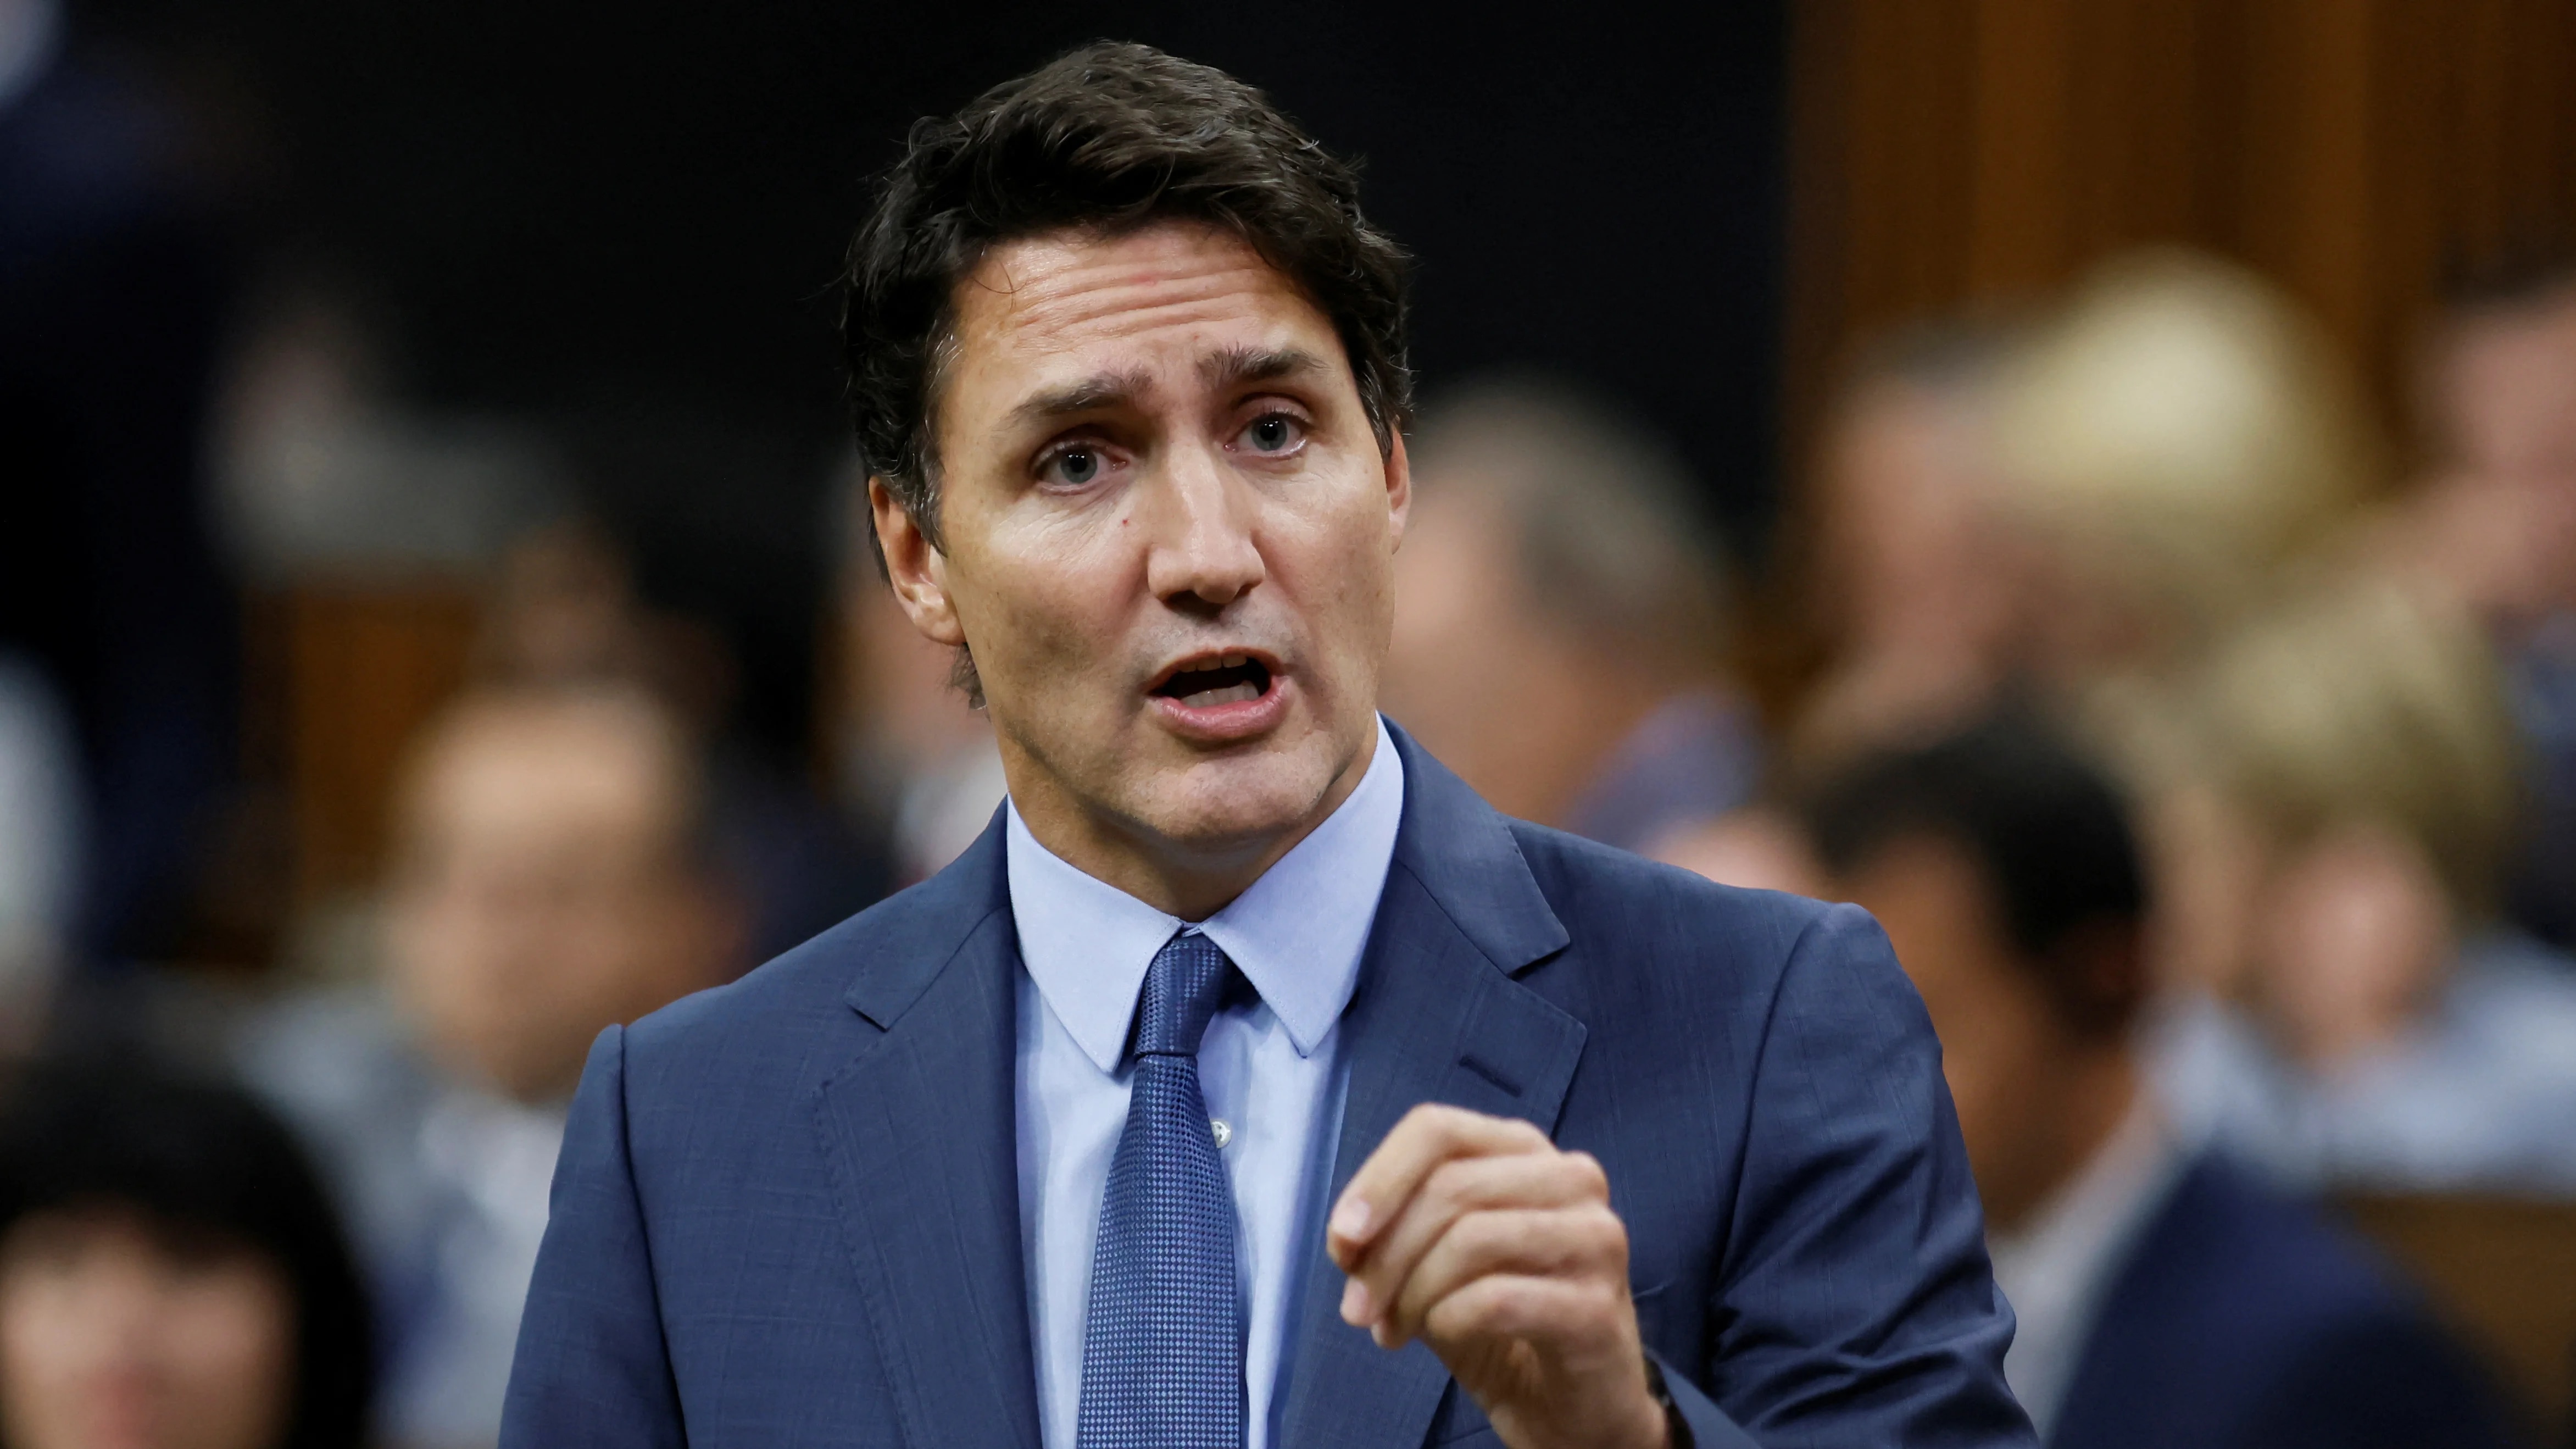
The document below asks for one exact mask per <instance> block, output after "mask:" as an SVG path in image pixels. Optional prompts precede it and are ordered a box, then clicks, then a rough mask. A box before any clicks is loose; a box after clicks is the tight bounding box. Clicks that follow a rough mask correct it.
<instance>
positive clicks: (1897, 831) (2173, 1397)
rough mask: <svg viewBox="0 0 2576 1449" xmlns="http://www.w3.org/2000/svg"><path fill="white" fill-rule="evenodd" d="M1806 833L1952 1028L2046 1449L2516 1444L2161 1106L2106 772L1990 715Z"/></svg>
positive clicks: (1893, 770) (1898, 768) (2116, 804)
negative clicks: (2150, 1071)
mask: <svg viewBox="0 0 2576 1449" xmlns="http://www.w3.org/2000/svg"><path fill="white" fill-rule="evenodd" d="M1810 818H1811V823H1812V825H1813V827H1814V833H1815V836H1816V843H1817V845H1818V847H1819V853H1820V854H1821V856H1822V857H1823V859H1824V863H1825V864H1826V866H1827V867H1828V868H1829V869H1830V870H1831V871H1832V872H1833V873H1834V875H1835V876H1836V877H1837V879H1838V881H1839V883H1840V884H1841V885H1842V886H1843V887H1844V888H1845V889H1847V890H1848V891H1849V892H1850V893H1851V897H1852V899H1853V900H1855V901H1858V902H1860V903H1861V904H1863V905H1865V906H1868V907H1869V908H1870V909H1871V910H1872V911H1874V912H1876V913H1877V915H1878V916H1879V918H1880V919H1882V920H1884V921H1885V922H1886V923H1887V929H1888V932H1889V934H1890V935H1892V936H1894V937H1895V939H1896V943H1897V947H1898V950H1899V951H1900V952H1901V953H1902V954H1903V956H1904V959H1905V964H1906V969H1907V970H1908V971H1910V972H1911V973H1913V975H1914V978H1915V980H1916V982H1917V983H1918V984H1919V985H1920V986H1921V987H1922V989H1923V997H1924V1000H1925V1002H1926V1003H1927V1004H1928V1005H1929V1006H1930V1008H1931V1011H1932V1019H1933V1022H1934V1023H1935V1024H1936V1025H1938V1026H1939V1027H1940V1028H1941V1032H1942V1041H1943V1043H1944V1045H1945V1047H1946V1053H1945V1065H1946V1067H1947V1070H1948V1072H1949V1076H1950V1083H1951V1087H1952V1090H1953V1091H1954V1092H1956V1093H1957V1100H1958V1108H1959V1117H1960V1122H1961V1125H1962V1126H1963V1127H1964V1128H1965V1129H1966V1136H1967V1144H1968V1155H1969V1158H1970V1160H1971V1161H1972V1162H1973V1163H1974V1164H1975V1167H1976V1175H1977V1184H1978V1187H1979V1188H1980V1189H1981V1190H1982V1192H1983V1194H1984V1197H1985V1201H1986V1206H1987V1209H1988V1211H1989V1213H1990V1214H1991V1218H1990V1221H1991V1223H1992V1227H1993V1233H1994V1237H1993V1246H1994V1260H1995V1272H1996V1276H1997V1277H1998V1278H1999V1279H2000V1280H2001V1281H2002V1283H2003V1286H2004V1289H2005V1291H2006V1292H2007V1293H2008V1294H2010V1295H2011V1298H2012V1302H2013V1306H2014V1308H2015V1309H2016V1310H2017V1311H2018V1312H2019V1314H2020V1332H2019V1336H2018V1337H2017V1338H2016V1339H2015V1340H2014V1343H2013V1346H2012V1351H2011V1353H2010V1354H2009V1355H2008V1356H2007V1357H2006V1359H2005V1361H2004V1370H2005V1374H2006V1376H2007V1377H2008V1378H2009V1380H2010V1382H2011V1384H2012V1388H2013V1391H2014V1393H2015V1394H2017V1395H2018V1396H2019V1397H2020V1399H2021V1402H2022V1404H2023V1406H2024V1407H2025V1408H2027V1409H2028V1410H2029V1411H2030V1414H2031V1417H2032V1419H2033V1420H2035V1421H2036V1422H2037V1424H2038V1425H2039V1428H2040V1430H2041V1431H2042V1437H2043V1440H2044V1442H2046V1443H2047V1444H2048V1445H2049V1446H2050V1449H2302V1446H2314V1449H2370V1446H2387V1449H2403V1446H2412V1445H2423V1444H2443V1445H2453V1446H2462V1449H2488V1446H2499V1445H2502V1444H2505V1443H2508V1442H2510V1437H2509V1433H2508V1431H2507V1429H2506V1428H2505V1426H2504V1424H2503V1421H2502V1417H2501V1413H2500V1410H2499V1408H2498V1406H2497V1404H2496V1402H2495V1401H2494V1399H2493V1397H2492V1395H2491V1392H2490V1390H2489V1389H2488V1388H2487V1386H2486V1385H2485V1384H2484V1383H2483V1382H2482V1381H2481V1379H2480V1376H2479V1375H2478V1374H2477V1372H2476V1371H2475V1369H2474V1368H2473V1366H2472V1365H2470V1364H2469V1363H2468V1361H2467V1360H2466V1358H2465V1357H2464V1355H2463V1354H2462V1353H2461V1352H2460V1350H2459V1348H2458V1347H2457V1345H2455V1344H2453V1343H2452V1342H2451V1341H2450V1340H2449V1339H2448V1338H2447V1337H2446V1336H2445V1335H2444V1334H2443V1333H2442V1332H2441V1331H2440V1330H2439V1329H2438V1328H2437V1327H2436V1326H2435V1325H2434V1323H2433V1322H2432V1320H2431V1318H2430V1317H2429V1316H2428V1315H2427V1314H2426V1313H2425V1311H2424V1310H2423V1308H2422V1306H2421V1305H2420V1304H2419V1303H2417V1302H2416V1300H2415V1299H2414V1298H2413V1297H2412V1296H2411V1295H2410V1294H2408V1293H2407V1292H2406V1291H2404V1290H2403V1289H2402V1288H2401V1286H2400V1285H2399V1284H2398V1283H2397V1282H2396V1281H2395V1280H2394V1279H2393V1278H2392V1277H2391V1276H2390V1275H2389V1274H2388V1273H2387V1272H2386V1271H2385V1270H2384V1269H2383V1268H2382V1267H2381V1266H2380V1265H2379V1264H2378V1263H2377V1262H2376V1261H2375V1260H2374V1259H2373V1258H2372V1257H2371V1256H2370V1255H2369V1254H2368V1253H2367V1252H2366V1251H2365V1250H2364V1249H2363V1248H2362V1247H2361V1246H2360V1245H2359V1244H2358V1243H2356V1242H2354V1241H2352V1240H2351V1239H2349V1238H2348V1237H2346V1236H2345V1235H2344V1234H2342V1233H2340V1232H2337V1231H2336V1230H2334V1229H2333V1228H2331V1227H2329V1226H2328V1225H2327V1223H2326V1222H2325V1221H2324V1220H2323V1219H2322V1218H2321V1217H2320V1216H2319V1215H2318V1213H2317V1212H2316V1210H2315V1209H2313V1208H2311V1207H2308V1206H2307V1205H2305V1204H2303V1203H2300V1202H2297V1201H2294V1200H2292V1199H2290V1198H2287V1197H2284V1196H2282V1195H2280V1194H2279V1193H2277V1192H2274V1191H2272V1190H2270V1189H2268V1188H2266V1187H2265V1186H2263V1185H2262V1184H2261V1183H2260V1182H2258V1181H2256V1180H2255V1179H2254V1178H2253V1177H2251V1176H2250V1175H2249V1174H2248V1173H2247V1172H2246V1171H2245V1170H2243V1169H2241V1168H2239V1167H2237V1166H2235V1165H2233V1164H2232V1163H2230V1162H2229V1161H2228V1160H2227V1159H2226V1158H2225V1157H2224V1156H2222V1155H2220V1154H2218V1153H2217V1152H2215V1151H2213V1150H2210V1149H2207V1148H2202V1147H2197V1146H2195V1145H2194V1144H2193V1143H2192V1142H2191V1141H2189V1140H2188V1139H2187V1138H2186V1136H2185V1135H2184V1134H2183V1133H2181V1132H2179V1131H2177V1130H2176V1129H2175V1128H2174V1127H2172V1126H2171V1125H2170V1124H2169V1123H2168V1122H2167V1121H2166V1119H2165V1117H2164V1115H2163V1114H2162V1113H2161V1112H2160V1111H2159V1110H2158V1109H2157V1107H2156V1105H2155V1103H2154V1102H2153V1101H2152V1100H2150V1097H2149V1095H2148V1092H2147V1090H2146V1086H2145V1083H2144V1080H2143V1072H2142V1069H2141V1066H2140V1063H2139V1062H2138V1059H2137V1048H2136V1047H2135V1046H2134V1045H2133V1044H2132V1036H2131V1031H2132V1027H2133V1026H2134V1024H2135V1018H2136V1016H2137V1012H2138V1007H2139V998H2140V995H2141V993H2142V991H2143V988H2144V986H2145V973H2144V971H2143V970H2142V967H2141V960H2140V930H2141V925H2142V921H2143V918H2144V913H2145V907H2146V895H2145V890H2144V885H2143V880H2142V876H2141V871H2140V869H2139V862H2138V851H2137V845H2136V842H2135V840H2134V838H2133V837H2132V835H2131V833H2130V828H2129V825H2128V821H2127V819H2126V817H2125V812H2124V807H2123V805H2122V802H2121V801H2120V798H2119V797H2118V795H2117V794H2116V793H2115V792H2114V791H2113V789H2112V788H2111V786H2110V785H2109V784H2108V783H2107V782H2106V781H2105V780H2104V779H2103V778H2102V777H2101V776H2100V775H2099V774H2098V773H2096V771H2095V770H2094V769H2093V768H2092V767H2091V766H2090V765H2088V764H2087V763H2085V762H2084V760H2083V759H2081V758H2080V757H2079V756H2077V755H2076V754H2074V753H2073V752H2071V751H2070V750H2069V749H2068V748H2067V747H2065V746H2064V745H2063V744H2061V743H2059V742H2058V741H2057V740H2055V739H2054V738H2053V737H2052V736H2051V735H2050V734H2049V733H2048V732H2047V731H2045V730H2044V729H2041V728H2039V727H2037V726H2035V725H2032V724H2030V723H2028V722H2026V721H2016V720H2012V719H1999V720H1993V721H1988V722H1985V723H1983V724H1980V725H1977V726H1975V727H1972V728H1969V729H1967V730H1964V731H1962V732H1960V733H1959V734H1957V735H1955V736H1953V737H1951V738H1949V739H1945V740H1940V741H1936V742H1932V743H1929V744H1926V745H1923V746H1920V747H1916V748H1913V749H1908V750H1904V751H1899V752H1896V753H1892V754H1889V755H1887V756H1884V757H1881V758H1879V759H1877V760H1874V761H1869V762H1865V763H1863V764H1860V765H1858V766H1856V767H1854V768H1853V769H1852V771H1851V772H1850V773H1849V774H1848V775H1847V776H1846V777H1845V778H1843V779H1842V780H1840V781H1838V782H1836V783H1834V784H1832V785H1830V786H1829V787H1828V788H1826V789H1825V790H1824V791H1822V792H1821V793H1820V795H1819V796H1818V798H1817V799H1816V800H1815V801H1814V802H1812V804H1811V809H1810Z"/></svg>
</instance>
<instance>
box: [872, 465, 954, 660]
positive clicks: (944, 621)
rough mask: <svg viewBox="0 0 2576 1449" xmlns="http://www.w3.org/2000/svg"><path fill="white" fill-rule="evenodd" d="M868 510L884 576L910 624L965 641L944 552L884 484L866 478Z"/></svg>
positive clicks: (949, 640) (945, 640)
mask: <svg viewBox="0 0 2576 1449" xmlns="http://www.w3.org/2000/svg"><path fill="white" fill-rule="evenodd" d="M868 516H869V517H870V518H871V519H872V520H873V521H874V522H875V524H876V530H877V547H878V548H879V549H881V550H882V551H883V552H884V554H885V567H886V579H887V581H888V582H889V583H891V584H893V585H894V598H895V602H896V603H898V604H901V605H902V606H903V612H904V617H906V618H908V619H910V620H912V627H914V628H916V629H918V630H920V631H921V632H922V634H923V635H924V636H926V637H928V638H930V639H932V640H935V641H937V642H938V643H941V644H949V645H957V644H963V643H965V642H966V631H965V630H964V629H963V628H961V627H959V625H958V623H957V606H956V604H955V603H954V602H952V601H951V600H950V599H949V597H948V557H947V555H945V554H943V553H941V552H940V551H939V550H938V548H937V547H936V546H934V545H933V544H932V543H931V541H930V537H929V535H927V534H925V533H923V532H922V531H921V528H920V525H918V524H916V523H915V522H914V521H913V517H912V513H911V511H910V510H908V509H906V508H905V507H904V506H903V504H902V503H901V502H900V501H899V500H897V499H896V497H895V496H894V490H893V489H891V488H888V487H887V486H886V481H885V479H883V478H881V477H870V478H869V479H868Z"/></svg>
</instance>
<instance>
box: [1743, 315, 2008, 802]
mask: <svg viewBox="0 0 2576 1449" xmlns="http://www.w3.org/2000/svg"><path fill="white" fill-rule="evenodd" d="M2016 337H2017V334H2015V333H2014V332H2012V331H2010V330H2008V329H2006V328H2003V327H2000V326H1995V325H1991V324H1982V323H1978V322H1973V321H1964V320H1963V321H1958V322H1950V323H1937V324H1929V325H1926V326H1922V327H1918V328H1915V329H1912V330H1909V331H1904V332H1900V333H1898V334H1896V335H1894V336H1891V337H1890V338H1888V339H1887V340H1886V341H1884V342H1882V343H1881V344H1879V345H1878V346H1877V347H1876V348H1874V349H1872V350H1871V351H1870V352H1868V353H1867V354H1866V355H1864V356H1863V357H1862V359H1861V361H1860V363H1859V364H1858V366H1857V367H1856V368H1855V369H1854V370H1853V373H1852V375H1851V377H1850V379H1849V380H1848V381H1847V382H1846V383H1845V384H1844V388H1843V394H1842V397H1841V399H1840V401H1839V402H1838V404H1837V406H1836V407H1835V410H1834V415H1833V417H1832V418H1831V420H1830V421H1829V422H1828V424H1827V426H1826V436H1825V443H1824V447H1823V462H1822V466H1821V467H1820V469H1819V471H1818V475H1817V494H1818V497H1819V500H1820V506H1819V508H1818V510H1817V514H1816V519H1815V550H1814V568H1813V571H1812V575H1811V578H1810V588H1809V594H1808V599H1809V605H1810V609H1811V611H1812V613H1813V614H1814V615H1815V616H1816V619H1817V622H1818V624H1819V626H1820V628H1821V629H1822V631H1823V632H1824V633H1825V634H1827V635H1828V636H1830V637H1831V638H1832V639H1833V640H1834V641H1835V642H1834V645H1833V658H1832V661H1831V662H1830V663H1829V664H1828V665H1827V667H1826V671H1825V674H1824V677H1823V678H1822V679H1820V680H1819V681H1818V682H1817V684H1816V686H1815V688H1814V689H1813V691H1811V692H1810V694H1809V695H1808V697H1807V702H1806V704H1805V706H1804V708H1803V709H1802V711H1801V713H1800V718H1799V721H1798V724H1797V728H1796V730H1795V738H1794V740H1793V741H1792V743H1791V749H1792V751H1793V752H1794V753H1795V754H1796V755H1798V756H1800V757H1802V758H1809V759H1814V760H1820V761H1830V760H1834V759H1839V758H1848V757H1849V756H1851V755H1852V754H1854V753H1857V752H1859V751H1861V750H1864V749H1867V748H1869V747H1871V746H1874V745H1883V744H1887V743H1890V742H1893V741H1895V740H1898V739H1903V738H1909V737H1910V738H1921V737H1924V736H1925V735H1927V734H1931V733H1939V732H1940V731H1941V730H1943V729H1945V728H1946V727H1948V726H1950V725H1953V724H1955V723H1957V722H1958V721H1959V720H1961V719H1963V718H1973V717H1974V716H1975V715H1977V714H1978V713H1980V712H1981V711H1982V710H1983V709H1984V708H1985V707H1986V706H1987V705H1988V703H1989V702H1990V701H1991V700H1992V699H1993V697H1994V696H1995V694H1996V693H1997V692H1998V691H1999V690H2001V689H2002V688H2003V687H2004V686H2005V684H2006V681H2007V677H2008V675H2009V673H2010V671H2011V670H2012V668H2013V667H2014V664H2015V660H2014V658H2013V650H2014V647H2015V643H2016V641H2015V638H2014V634H2015V631H2016V630H2017V628H2018V627H2019V626H2020V624H2021V615H2022V604H2021V601H2020V599H2019V598H2018V597H2016V593H2015V585H2016V582H2017V580H2018V578H2019V576H2020V573H2021V566H2020V556H2019V553H2018V551H2017V550H2018V543H2017V540H2016V539H2015V538H2014V536H2013V534H2012V532H2011V530H2010V529H2009V528H2008V527H2007V526H2006V523H2005V520H2004V519H2003V517H2002V516H2001V514H2000V507H2001V503H2002V483H2001V481H2000V479H1999V477H1998V469H1999V466H2000V464H1999V460H1998V459H1997V457H1996V453H1995V439H1994V419H1993V410H1994V393H1995V386H1996V382H1997V379H1998V377H1999V376H2000V374H2001V372H2002V370H2003V367H2004V365H2005V363H2006V362H2007V361H2008V360H2009V359H2010V358H2011V356H2012V349H2013V345H2014V343H2015V341H2016Z"/></svg>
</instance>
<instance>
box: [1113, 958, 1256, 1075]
mask: <svg viewBox="0 0 2576 1449" xmlns="http://www.w3.org/2000/svg"><path fill="white" fill-rule="evenodd" d="M1233 974H1234V963H1233V962H1231V961H1228V960H1227V959H1225V952H1223V951H1221V950H1219V949H1217V944H1216V942H1214V941H1211V940H1209V939H1208V938H1207V937H1205V936H1202V935H1199V934H1198V933H1196V932H1194V931H1184V932H1182V933H1181V934H1179V935H1176V936H1174V937H1172V939H1171V940H1169V941H1167V942H1165V943H1164V945H1163V949H1162V950H1160V951H1157V952H1155V953H1154V964H1153V965H1151V966H1149V967H1147V968H1145V995H1144V1000H1143V1001H1142V1002H1141V1003H1139V1005H1138V1007H1137V1011H1136V1055H1138V1056H1140V1057H1145V1056H1183V1057H1190V1056H1196V1055H1198V1050H1199V1038H1201V1037H1203V1036H1205V1035H1207V1026H1208V1022H1209V1021H1210V1020H1211V1019H1212V1018H1214V1017H1215V1015H1216V1010H1217V1008H1218V1007H1219V1006H1220V1005H1223V1004H1224V1002H1225V993H1226V987H1227V986H1228V984H1229V983H1230V978H1231V977H1232V976H1233Z"/></svg>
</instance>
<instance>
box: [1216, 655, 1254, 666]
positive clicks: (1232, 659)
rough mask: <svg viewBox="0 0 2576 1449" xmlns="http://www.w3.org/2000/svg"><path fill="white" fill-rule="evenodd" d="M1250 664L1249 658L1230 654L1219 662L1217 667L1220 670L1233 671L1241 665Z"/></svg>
mask: <svg viewBox="0 0 2576 1449" xmlns="http://www.w3.org/2000/svg"><path fill="white" fill-rule="evenodd" d="M1249 662H1250V660H1249V658H1248V656H1245V655H1241V654H1229V655H1227V656H1225V658H1223V659H1221V660H1219V661H1218V662H1217V666H1216V667H1217V668H1219V669H1233V668H1236V667H1238V666H1240V665H1243V664H1246V663H1249Z"/></svg>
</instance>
